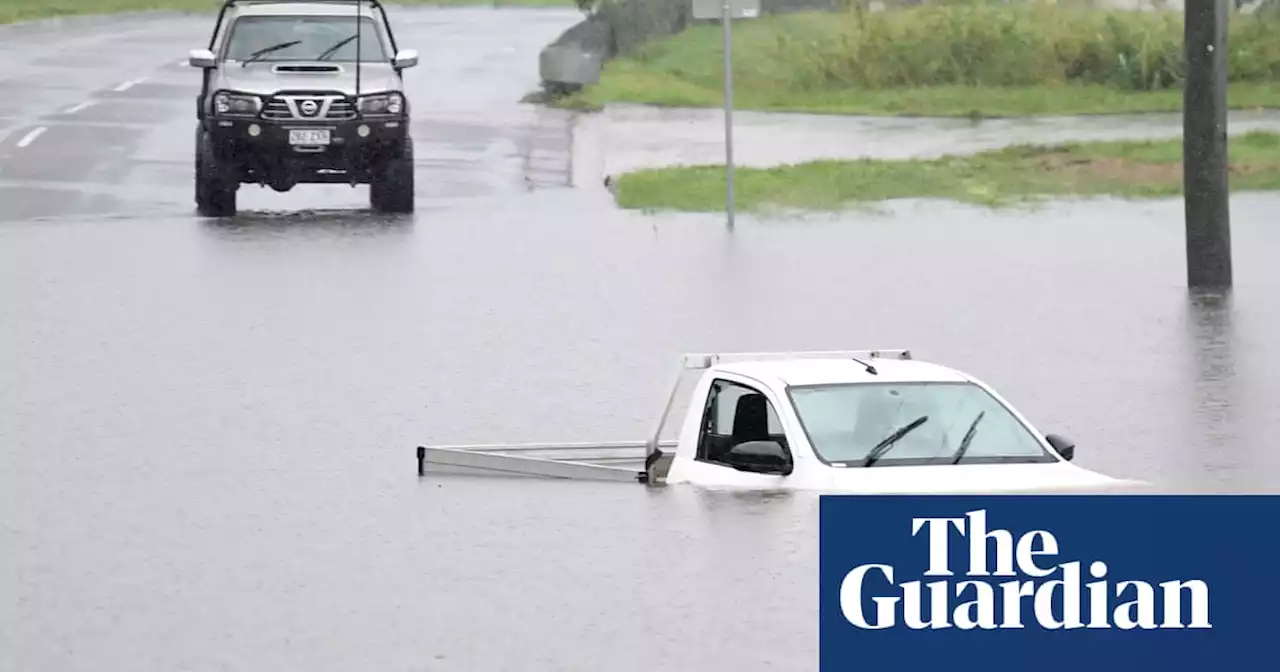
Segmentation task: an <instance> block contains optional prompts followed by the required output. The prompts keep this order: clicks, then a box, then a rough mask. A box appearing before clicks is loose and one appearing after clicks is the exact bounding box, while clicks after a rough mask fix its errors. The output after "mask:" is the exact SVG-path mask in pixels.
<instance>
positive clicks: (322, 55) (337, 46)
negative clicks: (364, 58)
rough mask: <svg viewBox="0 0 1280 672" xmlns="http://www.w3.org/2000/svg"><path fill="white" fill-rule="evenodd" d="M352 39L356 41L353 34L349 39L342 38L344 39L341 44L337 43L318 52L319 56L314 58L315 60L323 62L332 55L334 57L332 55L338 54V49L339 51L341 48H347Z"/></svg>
mask: <svg viewBox="0 0 1280 672" xmlns="http://www.w3.org/2000/svg"><path fill="white" fill-rule="evenodd" d="M354 39H356V35H355V34H354V33H352V34H351V36H350V37H344V38H343V39H342V41H341V42H339V43H337V44H335V45H333V46H332V47H329V48H328V49H325V50H324V51H322V52H320V55H319V56H316V60H317V61H323V60H325V59H327V58H329V57H330V56H332V55H334V54H336V53H338V50H339V49H341V48H343V47H345V46H347V45H348V44H350V43H351V41H352V40H354Z"/></svg>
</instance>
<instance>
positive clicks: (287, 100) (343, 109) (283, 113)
mask: <svg viewBox="0 0 1280 672" xmlns="http://www.w3.org/2000/svg"><path fill="white" fill-rule="evenodd" d="M355 117H356V110H355V105H354V104H353V103H352V102H351V101H349V100H347V99H346V98H345V97H344V96H341V95H338V94H323V93H316V94H305V93H299V94H283V95H277V96H274V97H273V98H271V99H270V100H268V101H267V104H266V106H265V107H263V108H262V118H263V119H268V120H272V121H344V120H347V119H354V118H355Z"/></svg>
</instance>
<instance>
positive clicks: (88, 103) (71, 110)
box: [64, 100, 95, 114]
mask: <svg viewBox="0 0 1280 672" xmlns="http://www.w3.org/2000/svg"><path fill="white" fill-rule="evenodd" d="M94 104H95V101H92V100H86V101H84V102H83V103H80V104H79V105H76V106H74V107H69V108H67V111H66V112H64V114H75V113H76V112H80V111H83V110H86V109H88V108H90V107H93V106H94Z"/></svg>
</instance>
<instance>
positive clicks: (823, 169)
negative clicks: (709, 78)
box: [617, 131, 1280, 212]
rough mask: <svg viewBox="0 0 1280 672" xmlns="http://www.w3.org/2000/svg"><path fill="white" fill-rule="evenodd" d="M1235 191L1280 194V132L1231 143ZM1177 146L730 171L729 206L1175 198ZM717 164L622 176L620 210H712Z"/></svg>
mask: <svg viewBox="0 0 1280 672" xmlns="http://www.w3.org/2000/svg"><path fill="white" fill-rule="evenodd" d="M1229 153H1230V161H1231V177H1230V184H1231V188H1232V190H1234V191H1240V190H1249V191H1258V190H1265V191H1275V190H1280V133H1270V132H1263V131H1253V132H1250V133H1247V134H1244V135H1240V136H1235V137H1232V138H1231V140H1230V144H1229ZM1181 162H1182V141H1181V140H1180V139H1178V140H1156V141H1127V142H1089V143H1071V144H1064V145H1053V146H1035V145H1023V146H1017V147H1010V148H1006V149H1001V150H995V151H989V152H982V153H979V154H973V155H968V156H948V157H944V158H940V159H935V160H871V159H868V160H856V161H814V162H810V163H802V164H796V165H791V166H782V167H778V168H771V169H753V168H737V169H736V170H735V171H734V187H735V199H734V205H735V207H736V208H739V209H741V210H743V211H761V210H763V209H766V208H783V209H794V208H800V209H820V210H837V209H841V208H842V207H846V206H849V205H854V204H858V203H867V202H874V201H883V200H887V199H897V198H941V199H951V200H956V201H961V202H966V203H976V204H981V205H991V206H1001V205H1008V204H1011V203H1017V202H1022V201H1026V200H1035V199H1039V198H1044V197H1053V196H1120V197H1128V198H1153V197H1168V196H1177V195H1179V194H1181V193H1182V165H1181ZM724 196H725V180H724V167H723V166H698V167H680V168H662V169H655V170H642V171H637V172H634V173H627V174H624V175H622V176H621V178H620V179H619V180H618V182H617V200H618V203H619V205H621V206H622V207H624V208H632V209H655V210H681V211H689V212H718V211H721V210H723V209H724Z"/></svg>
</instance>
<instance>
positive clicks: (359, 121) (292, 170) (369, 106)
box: [190, 0, 418, 217]
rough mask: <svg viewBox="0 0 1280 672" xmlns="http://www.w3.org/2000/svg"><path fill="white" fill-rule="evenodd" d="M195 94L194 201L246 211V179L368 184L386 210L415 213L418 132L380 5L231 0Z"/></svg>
mask: <svg viewBox="0 0 1280 672" xmlns="http://www.w3.org/2000/svg"><path fill="white" fill-rule="evenodd" d="M190 64H191V65H192V67H196V68H200V69H201V70H202V71H203V83H202V85H201V87H200V95H199V97H198V99H197V111H196V114H197V117H198V119H199V123H198V125H197V127H196V139H195V182H196V185H195V187H196V189H195V191H196V194H195V196H196V206H197V209H198V210H199V212H200V214H201V215H204V216H210V217H225V216H230V215H234V214H235V212H236V193H237V192H238V191H239V189H240V185H242V184H258V185H265V186H269V187H271V188H272V189H274V190H276V191H279V192H284V191H289V190H290V189H293V187H294V186H296V185H298V184H334V183H337V184H350V185H351V186H353V187H354V186H356V185H357V184H367V185H369V202H370V205H371V206H372V207H373V208H374V209H375V210H379V211H382V212H392V213H406V212H412V210H413V206H414V181H413V137H412V135H411V134H410V129H409V100H408V98H407V97H406V96H405V93H404V82H403V78H402V73H403V71H404V70H405V69H406V68H411V67H413V66H415V65H417V64H418V53H417V51H416V50H413V49H404V50H401V49H399V48H398V47H397V46H396V42H395V37H394V36H393V34H392V31H391V25H390V22H389V21H388V20H387V17H386V12H385V11H384V9H383V7H382V5H381V3H380V2H378V0H301V1H291V0H226V1H225V2H224V3H223V6H222V9H221V11H220V12H219V13H218V19H217V25H216V27H215V28H214V32H213V36H212V38H211V39H210V41H209V47H208V48H207V49H197V50H194V51H192V52H191V55H190Z"/></svg>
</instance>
